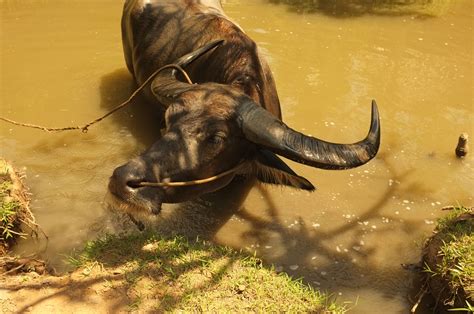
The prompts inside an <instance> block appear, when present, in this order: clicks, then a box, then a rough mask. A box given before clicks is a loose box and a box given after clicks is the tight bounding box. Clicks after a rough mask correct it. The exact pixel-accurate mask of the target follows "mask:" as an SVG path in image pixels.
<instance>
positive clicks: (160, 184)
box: [137, 162, 245, 187]
mask: <svg viewBox="0 0 474 314" xmlns="http://www.w3.org/2000/svg"><path fill="white" fill-rule="evenodd" d="M244 166H245V163H244V162H240V163H239V164H238V165H237V166H235V167H233V168H231V169H229V170H227V171H224V172H222V173H219V174H217V175H215V176H212V177H209V178H205V179H197V180H192V181H176V182H146V181H143V182H140V183H138V184H137V186H138V187H168V186H171V187H180V186H190V185H199V184H204V183H209V182H212V181H215V180H217V179H220V178H222V177H224V176H226V175H228V174H231V173H233V172H237V171H239V170H241V169H242V168H244Z"/></svg>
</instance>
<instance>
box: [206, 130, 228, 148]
mask: <svg viewBox="0 0 474 314" xmlns="http://www.w3.org/2000/svg"><path fill="white" fill-rule="evenodd" d="M225 140H226V134H225V133H223V132H218V133H215V134H212V135H210V136H208V137H207V142H208V143H210V144H213V145H221V144H223V143H224V142H225Z"/></svg>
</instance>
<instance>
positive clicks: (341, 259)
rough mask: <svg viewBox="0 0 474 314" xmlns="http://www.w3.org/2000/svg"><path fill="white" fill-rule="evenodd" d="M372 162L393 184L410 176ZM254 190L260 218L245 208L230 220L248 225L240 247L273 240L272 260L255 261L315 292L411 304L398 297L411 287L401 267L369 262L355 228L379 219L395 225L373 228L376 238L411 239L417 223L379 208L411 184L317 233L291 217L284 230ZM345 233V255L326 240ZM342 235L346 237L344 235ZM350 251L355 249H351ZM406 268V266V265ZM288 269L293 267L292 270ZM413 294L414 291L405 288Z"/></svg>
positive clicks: (273, 206)
mask: <svg viewBox="0 0 474 314" xmlns="http://www.w3.org/2000/svg"><path fill="white" fill-rule="evenodd" d="M377 159H378V160H379V161H380V162H382V164H383V165H385V167H386V169H387V170H388V171H389V172H390V173H391V174H392V176H393V178H394V180H395V181H396V182H397V181H398V182H403V181H404V179H405V178H406V177H408V176H410V174H411V173H412V172H413V171H405V172H403V173H398V171H396V168H395V167H394V165H391V164H390V162H389V161H388V158H386V156H384V155H383V154H380V155H379V156H378V157H377ZM257 188H258V191H259V193H260V195H261V196H262V198H263V199H264V200H265V202H266V213H265V215H264V217H262V216H257V215H254V214H252V212H251V210H249V209H242V210H240V211H239V212H237V213H236V216H237V217H239V218H241V219H243V220H244V221H245V222H247V223H250V225H251V228H250V230H249V231H248V232H246V233H245V234H244V235H243V237H244V242H245V243H258V244H259V247H264V246H265V245H266V244H271V243H272V241H271V239H279V240H280V241H279V242H278V243H279V244H278V245H281V246H282V247H281V248H278V251H279V253H278V254H277V255H276V256H269V257H268V258H267V257H266V256H265V255H266V254H265V252H264V251H263V250H261V251H260V250H259V249H257V250H258V253H257V256H262V257H263V259H264V260H265V262H267V263H270V264H274V265H278V266H281V267H282V269H283V271H285V272H287V273H289V274H290V275H291V276H293V277H295V278H302V280H303V282H305V283H306V284H309V285H311V286H313V287H315V288H316V289H323V290H326V289H327V290H331V291H338V290H337V289H341V288H349V289H364V290H373V291H374V292H375V293H379V294H381V295H382V296H383V297H384V298H387V299H391V298H405V300H406V303H407V306H408V305H409V303H411V302H410V301H409V300H411V299H414V298H415V297H414V295H410V296H409V295H401V293H406V292H405V291H407V287H414V286H416V285H417V280H418V279H417V277H416V276H415V275H414V274H413V273H411V272H409V271H407V270H405V269H403V268H402V267H401V265H395V266H394V265H383V264H382V265H381V264H380V263H378V262H376V261H374V259H373V256H374V255H375V253H376V251H375V249H374V248H370V247H369V246H366V247H363V246H361V244H360V242H359V241H360V239H362V238H363V235H364V233H366V230H364V229H363V228H361V222H362V221H374V220H381V219H382V218H383V217H385V218H386V219H389V220H390V221H393V222H396V223H395V226H393V225H391V224H387V225H386V226H385V227H383V228H377V231H376V232H377V234H379V235H380V237H383V236H384V234H385V233H387V232H390V229H393V228H399V229H400V231H401V232H404V233H408V234H412V233H415V231H416V230H417V229H419V228H420V227H422V222H419V221H401V220H400V219H399V218H400V217H398V216H396V215H395V214H387V213H385V212H384V213H383V214H382V212H381V211H382V209H384V208H385V207H386V205H387V204H388V202H389V201H390V200H391V199H392V197H393V196H394V195H399V194H401V195H403V194H404V193H406V192H408V191H410V192H413V191H414V190H417V189H419V188H421V187H420V186H418V185H416V184H413V185H410V186H407V187H404V188H403V189H402V188H400V186H399V185H392V186H391V187H389V188H388V189H387V190H386V192H385V193H384V194H382V195H380V196H379V197H378V198H377V199H374V200H373V204H372V205H371V206H370V207H368V208H366V209H365V210H361V215H360V216H358V218H357V219H356V220H352V221H348V222H346V223H344V224H342V225H338V226H335V227H334V228H333V229H330V230H327V231H321V229H319V228H318V229H316V228H313V227H312V226H311V225H308V224H307V222H306V223H305V221H304V219H303V217H299V218H297V221H298V223H297V224H296V227H292V228H289V227H288V226H287V225H288V223H286V222H284V221H283V220H282V219H281V215H280V214H279V212H280V210H279V209H278V207H279V205H278V204H277V203H275V202H274V201H273V199H272V197H271V195H270V193H269V192H268V191H267V190H266V189H265V187H264V186H257ZM348 233H350V234H351V235H352V236H351V237H352V239H353V240H352V243H349V244H348V245H347V247H348V248H352V249H349V250H347V251H346V250H344V251H343V252H342V251H340V250H338V249H337V248H335V247H334V246H333V245H331V246H330V245H328V243H333V242H331V241H334V240H336V239H337V238H344V237H347V234H348ZM345 234H346V236H345ZM354 248H355V249H354ZM314 255H317V260H318V261H325V262H323V263H321V262H318V267H317V268H314V265H313V264H312V262H311V261H312V257H313V256H314ZM407 262H408V263H410V262H411V261H407ZM291 265H299V266H298V267H297V268H296V269H292V267H291ZM411 290H412V293H413V292H414V293H413V294H416V291H415V289H411Z"/></svg>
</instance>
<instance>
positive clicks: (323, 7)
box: [269, 0, 451, 18]
mask: <svg viewBox="0 0 474 314" xmlns="http://www.w3.org/2000/svg"><path fill="white" fill-rule="evenodd" d="M269 2H270V3H273V4H284V5H287V6H288V7H289V8H290V10H291V11H294V12H297V13H322V14H325V15H328V16H332V17H338V18H348V17H358V16H362V15H367V14H370V15H383V16H403V15H415V16H418V17H422V18H428V17H434V16H437V15H439V14H441V13H442V12H443V11H444V10H445V9H446V7H447V6H448V5H449V3H450V2H451V1H450V0H446V1H444V0H269Z"/></svg>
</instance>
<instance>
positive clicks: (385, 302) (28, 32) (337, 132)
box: [0, 0, 474, 313]
mask: <svg viewBox="0 0 474 314" xmlns="http://www.w3.org/2000/svg"><path fill="white" fill-rule="evenodd" d="M283 2H284V1H283ZM251 3H252V4H248V1H239V0H227V1H223V5H224V8H225V10H226V12H227V14H228V15H229V16H230V17H231V18H232V19H234V20H235V21H236V22H238V23H239V24H240V25H241V26H242V27H243V28H244V29H245V30H246V32H247V33H248V34H249V35H250V36H251V37H252V38H253V39H255V40H256V41H257V43H258V44H259V45H260V47H261V49H262V50H263V52H264V54H265V55H266V57H267V59H268V61H269V63H270V66H271V68H272V70H273V71H274V75H275V79H276V82H277V88H278V91H279V95H280V99H281V103H282V109H283V114H284V120H285V121H286V122H287V123H288V124H290V125H291V126H293V127H294V128H296V129H299V130H301V131H303V132H305V133H307V134H312V135H314V136H317V137H319V138H323V139H327V140H330V141H337V142H352V141H355V140H358V139H360V138H362V137H363V136H364V135H365V133H366V131H367V129H368V125H369V118H370V101H371V99H372V98H375V99H376V100H377V102H378V104H379V109H380V113H381V119H382V136H383V138H382V146H381V149H380V153H379V155H378V156H377V158H376V159H375V160H373V161H371V162H370V163H369V164H367V165H365V166H363V167H360V168H357V169H353V170H348V171H340V172H335V171H323V170H318V169H312V168H308V167H305V166H302V165H298V164H294V163H291V162H290V164H291V165H292V167H293V168H294V169H295V170H296V171H297V172H299V173H300V174H302V175H304V176H305V177H306V178H308V179H309V180H311V181H312V182H313V183H314V184H315V185H316V186H317V188H318V190H317V191H316V192H314V193H306V192H299V191H295V190H292V189H289V188H279V187H268V186H265V187H262V186H254V187H253V188H252V189H251V190H250V192H249V194H248V196H247V197H245V191H244V192H242V193H240V194H239V193H237V194H238V195H240V196H242V200H239V199H238V197H235V195H237V194H236V193H235V191H234V190H232V189H230V190H228V191H224V192H223V193H222V194H221V195H218V196H215V197H217V198H219V199H220V201H219V202H217V203H216V204H218V205H212V199H211V200H210V201H209V200H207V201H197V202H192V203H187V204H184V205H171V206H166V208H165V210H164V214H163V215H164V216H166V215H171V216H173V215H175V214H176V213H178V212H179V213H181V216H179V215H175V217H174V218H175V219H178V220H180V219H181V218H183V217H185V216H186V215H187V213H188V212H187V211H191V212H193V211H194V212H193V214H196V215H199V214H202V213H208V212H210V211H212V212H213V214H212V215H213V216H212V215H211V216H212V217H211V218H210V219H209V221H208V222H207V223H204V224H202V225H200V226H196V227H195V228H196V230H194V231H195V233H196V234H199V233H201V231H202V232H203V233H206V234H207V236H212V237H213V238H214V239H215V241H216V242H218V243H222V244H226V245H230V246H232V247H236V248H245V249H248V250H250V251H256V252H257V255H258V256H261V257H263V258H264V259H265V260H266V261H267V262H269V263H274V264H275V265H276V267H277V268H278V269H283V270H285V271H287V272H288V273H289V274H291V275H293V276H295V277H303V278H304V281H305V282H307V283H309V284H311V285H312V286H314V287H317V288H321V289H323V290H326V291H328V292H330V293H331V294H333V295H334V296H335V297H337V300H338V301H339V302H348V304H349V306H350V307H352V310H351V313H376V312H379V310H381V309H383V311H384V312H385V313H406V312H407V311H408V309H409V308H410V306H411V305H410V301H409V294H410V291H411V290H412V288H413V285H414V276H413V275H412V274H411V273H409V272H407V271H405V270H403V269H402V268H401V267H400V264H401V263H415V262H417V261H418V260H419V257H420V248H421V245H422V242H423V239H424V238H425V237H426V236H428V235H429V234H430V233H431V231H432V229H433V226H434V225H433V224H434V221H435V219H436V218H437V217H439V216H441V215H442V214H443V213H442V212H441V211H440V208H441V207H443V206H445V205H452V204H458V203H459V204H467V205H472V203H473V202H472V201H473V192H472V191H473V188H474V172H473V168H474V158H473V156H474V154H473V153H471V154H470V155H468V157H467V158H465V159H464V160H458V159H456V158H455V157H454V149H455V146H456V143H457V137H458V136H459V134H460V133H461V132H467V133H468V134H469V135H470V136H471V137H473V136H474V126H473V121H474V120H473V118H474V110H473V93H472V91H473V87H474V86H473V45H472V35H473V21H474V18H473V2H472V1H470V0H459V1H452V2H446V3H447V4H446V5H443V6H441V8H438V9H439V12H437V13H436V16H435V17H420V16H417V15H416V14H358V15H350V14H349V15H344V14H343V15H339V16H338V17H334V16H332V15H331V14H327V12H321V11H317V10H316V11H314V12H311V13H301V12H298V9H299V8H298V6H297V5H296V4H291V3H298V1H293V2H292V1H287V2H286V3H280V4H275V3H273V2H272V1H267V0H255V1H251ZM121 6H122V5H121V3H120V1H59V0H58V1H49V0H43V1H27V0H18V1H13V0H4V1H0V12H1V29H0V45H1V46H0V48H1V50H0V53H1V59H0V62H1V63H0V95H1V98H0V106H1V107H0V110H1V115H2V116H7V117H9V118H12V119H15V120H19V121H25V122H33V123H37V124H42V125H47V126H65V125H71V124H72V125H77V124H82V123H84V122H87V121H89V120H91V119H93V118H95V117H96V116H98V115H101V114H103V113H105V112H106V111H107V110H108V109H110V108H112V107H113V106H114V105H116V104H117V103H119V102H121V101H123V100H125V99H126V98H127V97H128V95H129V94H130V93H131V91H132V89H133V86H134V85H133V82H132V79H131V76H130V75H129V74H128V72H127V71H126V69H125V63H124V60H123V55H122V48H121V39H120V27H119V21H120V15H121ZM346 13H347V12H346ZM156 132H157V128H156V123H155V122H154V120H153V113H151V112H149V110H148V109H147V108H146V106H143V104H142V103H140V102H137V103H136V104H135V105H134V107H133V108H127V109H126V110H124V111H122V112H120V113H118V114H116V115H115V116H114V117H112V118H109V119H107V120H105V121H103V122H101V123H100V124H99V125H97V126H94V127H92V128H91V130H90V131H89V133H87V134H82V133H80V132H70V133H61V134H47V133H43V132H41V131H36V130H31V129H25V128H21V127H16V126H12V125H7V124H5V123H3V122H2V123H0V149H1V151H0V155H2V156H3V157H5V158H6V159H9V160H11V161H13V162H14V163H15V164H16V165H17V166H24V171H25V172H26V174H27V180H26V181H27V184H28V185H29V186H30V187H31V192H32V193H33V200H32V209H33V211H34V213H35V215H36V217H37V220H38V223H39V224H40V225H41V226H42V227H43V229H44V230H45V232H46V233H47V234H48V235H49V242H48V245H47V246H46V244H45V243H44V242H39V243H38V242H32V241H27V242H25V243H21V245H20V246H19V247H18V248H17V251H18V252H19V253H22V252H29V251H31V250H34V249H43V248H45V249H46V251H45V253H43V254H44V256H45V257H46V258H48V259H49V260H50V261H51V262H52V264H53V265H56V267H57V268H58V269H61V268H63V267H64V262H63V260H65V259H66V257H65V256H66V255H67V254H70V253H71V251H73V250H77V249H80V248H81V247H82V246H83V245H84V242H85V241H86V240H87V239H93V238H94V237H95V236H96V235H97V234H98V233H99V232H100V231H99V230H103V228H102V227H103V225H104V224H105V221H107V220H108V212H107V211H105V210H104V208H105V207H106V206H105V205H104V204H105V201H104V197H105V194H106V186H107V180H108V177H109V176H110V174H111V173H112V170H113V169H114V168H115V167H116V166H117V165H119V164H122V163H124V162H125V161H126V160H128V159H129V158H130V157H131V156H133V155H135V154H138V153H139V152H141V151H142V150H143V149H144V148H145V147H146V146H147V145H149V144H150V143H151V142H152V141H153V139H154V137H155V135H154V134H156ZM471 146H472V145H471ZM240 188H241V187H240ZM237 189H239V187H237ZM241 189H242V188H241ZM243 189H244V190H245V188H243ZM240 202H243V204H242V209H241V210H240V211H238V212H236V211H235V207H238V206H240ZM210 203H211V205H209V204H210ZM213 206H214V207H215V208H213ZM219 206H220V207H219ZM216 212H217V214H216ZM183 219H184V218H183ZM185 224H186V223H185ZM198 225H199V224H198ZM174 226H175V225H172V227H174ZM176 226H177V225H176ZM187 227H188V228H193V225H187ZM199 228H201V229H199ZM204 229H206V230H204ZM106 230H108V229H106ZM177 230H178V227H177Z"/></svg>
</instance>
